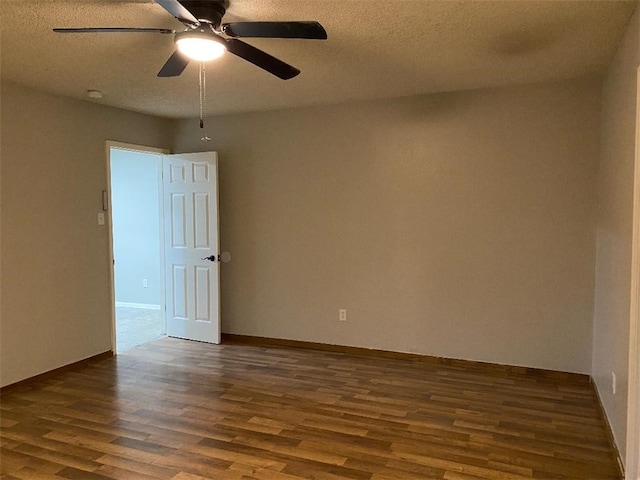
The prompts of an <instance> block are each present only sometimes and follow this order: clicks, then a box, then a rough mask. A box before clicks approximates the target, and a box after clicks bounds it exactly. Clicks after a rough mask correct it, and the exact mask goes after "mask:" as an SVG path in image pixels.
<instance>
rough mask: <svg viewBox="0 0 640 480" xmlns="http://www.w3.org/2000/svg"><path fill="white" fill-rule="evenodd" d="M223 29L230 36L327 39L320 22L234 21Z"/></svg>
mask: <svg viewBox="0 0 640 480" xmlns="http://www.w3.org/2000/svg"><path fill="white" fill-rule="evenodd" d="M222 31H223V32H224V33H226V34H227V35H229V36H230V37H262V38H308V39H312V40H326V39H327V32H326V30H325V29H324V27H323V26H322V25H320V24H319V23H318V22H234V23H225V24H224V25H222Z"/></svg>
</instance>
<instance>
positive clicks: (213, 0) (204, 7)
mask: <svg viewBox="0 0 640 480" xmlns="http://www.w3.org/2000/svg"><path fill="white" fill-rule="evenodd" d="M180 3H181V4H182V6H183V7H185V8H186V9H187V10H189V11H190V12H191V13H192V14H193V16H194V17H196V18H197V19H198V20H200V21H205V22H207V23H211V25H213V27H214V28H216V29H217V28H218V27H219V26H220V24H221V23H222V17H223V16H224V14H225V13H226V11H227V7H228V6H229V1H228V0H181V1H180Z"/></svg>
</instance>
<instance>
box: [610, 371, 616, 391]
mask: <svg viewBox="0 0 640 480" xmlns="http://www.w3.org/2000/svg"><path fill="white" fill-rule="evenodd" d="M611 393H613V394H614V395H615V394H616V374H615V373H613V372H611Z"/></svg>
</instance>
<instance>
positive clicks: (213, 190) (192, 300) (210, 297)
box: [162, 152, 220, 343]
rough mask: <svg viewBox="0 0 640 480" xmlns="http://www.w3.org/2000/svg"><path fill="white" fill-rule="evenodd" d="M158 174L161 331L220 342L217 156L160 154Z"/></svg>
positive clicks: (213, 154)
mask: <svg viewBox="0 0 640 480" xmlns="http://www.w3.org/2000/svg"><path fill="white" fill-rule="evenodd" d="M162 173H163V190H164V191H163V198H164V202H163V204H164V205H163V210H164V250H165V269H166V270H165V289H166V292H165V299H166V318H167V335H169V336H170V337H179V338H186V339H189V340H198V341H201V342H209V343H220V270H219V261H218V253H219V240H218V156H217V154H216V153H215V152H206V153H189V154H181V155H163V158H162ZM206 257H209V259H207V258H206Z"/></svg>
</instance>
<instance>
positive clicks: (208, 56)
mask: <svg viewBox="0 0 640 480" xmlns="http://www.w3.org/2000/svg"><path fill="white" fill-rule="evenodd" d="M223 41H224V40H222V39H220V38H218V37H217V36H216V35H215V34H213V33H208V32H206V31H187V32H180V33H177V34H176V45H177V47H178V50H179V51H180V52H181V53H183V54H185V55H186V56H187V57H189V58H190V59H192V60H196V61H198V62H208V61H209V60H215V59H216V58H219V57H221V56H222V54H223V53H224V52H225V51H226V50H227V47H226V46H225V45H224V43H223Z"/></svg>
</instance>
